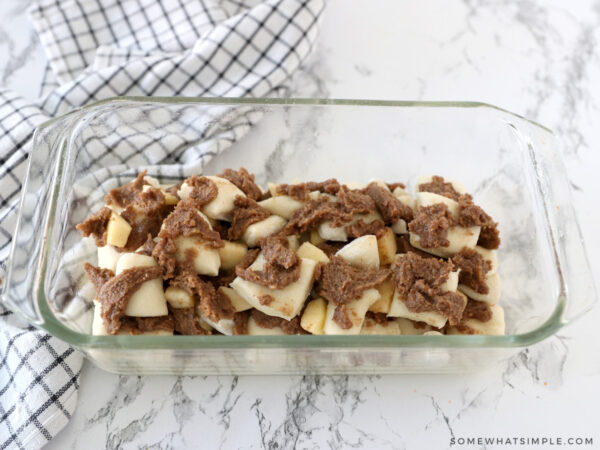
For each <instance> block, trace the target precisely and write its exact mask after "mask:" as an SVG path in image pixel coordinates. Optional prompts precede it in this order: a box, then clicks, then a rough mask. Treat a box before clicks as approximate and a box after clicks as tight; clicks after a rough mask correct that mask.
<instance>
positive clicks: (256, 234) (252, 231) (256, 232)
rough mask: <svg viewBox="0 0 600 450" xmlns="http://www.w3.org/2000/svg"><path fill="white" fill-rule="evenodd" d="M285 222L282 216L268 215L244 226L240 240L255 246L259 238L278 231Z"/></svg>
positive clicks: (249, 245)
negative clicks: (246, 226) (244, 229)
mask: <svg viewBox="0 0 600 450" xmlns="http://www.w3.org/2000/svg"><path fill="white" fill-rule="evenodd" d="M286 223H287V222H286V220H285V219H284V218H283V217H279V216H269V217H267V218H266V219H264V220H261V221H260V222H256V223H253V224H252V225H250V226H249V227H248V228H246V231H245V232H244V236H243V237H242V240H243V241H244V242H245V243H246V244H247V245H248V247H256V246H257V245H258V242H259V241H260V240H261V239H263V238H266V237H268V236H272V235H274V234H277V233H279V232H280V231H281V230H282V229H283V227H285V225H286Z"/></svg>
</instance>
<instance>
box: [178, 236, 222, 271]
mask: <svg viewBox="0 0 600 450" xmlns="http://www.w3.org/2000/svg"><path fill="white" fill-rule="evenodd" d="M175 246H176V247H177V252H176V254H175V257H176V259H177V261H178V262H181V263H184V262H187V261H190V260H191V261H193V264H194V269H195V270H196V272H197V273H199V274H200V275H209V276H213V277H214V276H217V275H218V274H219V266H220V265H221V258H220V256H219V250H218V249H216V248H212V247H209V246H208V245H206V244H205V243H204V242H202V240H201V239H199V238H196V237H193V236H192V237H187V236H180V237H178V238H177V239H175Z"/></svg>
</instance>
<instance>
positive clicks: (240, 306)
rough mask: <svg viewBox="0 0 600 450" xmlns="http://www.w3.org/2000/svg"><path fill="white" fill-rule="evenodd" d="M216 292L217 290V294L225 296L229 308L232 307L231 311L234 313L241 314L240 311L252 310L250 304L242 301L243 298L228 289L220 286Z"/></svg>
mask: <svg viewBox="0 0 600 450" xmlns="http://www.w3.org/2000/svg"><path fill="white" fill-rule="evenodd" d="M218 290H219V292H221V293H223V294H224V295H226V296H227V298H229V301H230V302H231V306H233V309H235V312H242V311H247V310H249V309H252V305H251V304H250V303H248V302H247V301H246V300H244V298H243V297H242V296H241V295H240V294H238V293H237V292H235V291H234V290H233V289H231V288H230V287H227V286H221V287H220V288H219V289H218Z"/></svg>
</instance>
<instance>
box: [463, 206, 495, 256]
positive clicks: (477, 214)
mask: <svg viewBox="0 0 600 450" xmlns="http://www.w3.org/2000/svg"><path fill="white" fill-rule="evenodd" d="M458 207H459V221H460V224H461V225H462V226H463V227H473V226H480V227H481V233H480V234H479V240H478V241H477V245H480V246H482V247H484V248H487V249H490V250H493V249H497V248H498V247H499V246H500V232H499V231H498V224H497V223H496V222H494V220H493V219H492V218H491V217H490V216H489V215H488V214H486V212H485V211H484V210H483V209H481V208H480V207H479V206H477V205H476V204H474V203H473V200H472V199H471V196H470V195H463V196H461V197H460V198H459V200H458Z"/></svg>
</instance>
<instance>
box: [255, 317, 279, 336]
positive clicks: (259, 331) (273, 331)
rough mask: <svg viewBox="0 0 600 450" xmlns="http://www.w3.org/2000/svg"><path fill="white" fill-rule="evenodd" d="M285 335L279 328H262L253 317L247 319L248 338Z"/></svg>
mask: <svg viewBox="0 0 600 450" xmlns="http://www.w3.org/2000/svg"><path fill="white" fill-rule="evenodd" d="M284 334H285V333H284V332H283V330H282V329H281V327H273V328H263V327H261V326H260V325H259V324H257V323H256V321H255V320H254V318H253V317H250V318H249V319H248V335H249V336H282V335H284Z"/></svg>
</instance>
